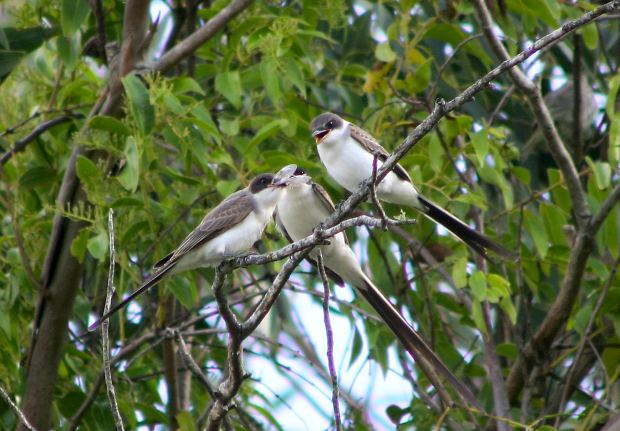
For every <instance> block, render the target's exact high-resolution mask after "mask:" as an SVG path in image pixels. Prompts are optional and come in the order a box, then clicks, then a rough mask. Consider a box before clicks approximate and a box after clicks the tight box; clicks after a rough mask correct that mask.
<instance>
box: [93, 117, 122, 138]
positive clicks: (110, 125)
mask: <svg viewBox="0 0 620 431" xmlns="http://www.w3.org/2000/svg"><path fill="white" fill-rule="evenodd" d="M88 127H90V128H91V129H95V130H103V131H105V132H110V133H116V134H117V135H129V134H130V133H131V132H130V131H129V129H128V128H127V126H125V125H124V124H123V122H122V121H120V120H119V119H117V118H114V117H110V116H107V115H97V116H96V117H93V118H92V119H91V120H90V121H89V122H88Z"/></svg>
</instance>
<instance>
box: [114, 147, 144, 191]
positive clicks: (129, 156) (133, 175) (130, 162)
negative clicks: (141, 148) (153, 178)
mask: <svg viewBox="0 0 620 431" xmlns="http://www.w3.org/2000/svg"><path fill="white" fill-rule="evenodd" d="M124 152H125V161H126V163H125V166H124V167H123V171H122V172H121V174H120V175H119V176H118V177H117V178H118V182H119V183H121V185H122V186H123V187H124V188H125V189H126V190H127V191H130V192H132V193H133V192H134V191H135V190H136V187H138V181H139V179H140V155H139V154H138V145H137V143H136V140H135V139H134V137H133V136H130V137H128V138H127V143H126V144H125V151H124Z"/></svg>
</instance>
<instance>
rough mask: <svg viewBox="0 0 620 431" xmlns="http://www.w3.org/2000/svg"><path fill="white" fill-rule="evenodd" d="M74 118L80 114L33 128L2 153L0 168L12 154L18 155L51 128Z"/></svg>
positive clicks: (58, 118) (59, 118)
mask: <svg viewBox="0 0 620 431" xmlns="http://www.w3.org/2000/svg"><path fill="white" fill-rule="evenodd" d="M76 117H81V114H80V115H63V116H60V117H56V118H52V119H51V120H48V121H45V122H43V123H41V124H39V125H38V126H37V127H35V128H34V130H33V131H32V132H30V134H29V135H28V136H26V137H24V138H22V139H20V140H19V141H17V142H16V143H15V145H14V146H13V148H11V149H10V150H9V151H7V152H6V153H4V154H3V155H2V157H0V166H2V165H4V164H6V162H8V161H9V160H10V159H11V157H13V154H15V153H19V152H20V151H24V149H25V148H26V146H27V145H28V144H29V143H31V142H32V141H34V140H35V139H37V138H38V137H39V136H41V135H42V134H43V133H45V132H46V131H48V130H49V129H51V128H52V127H55V126H57V125H59V124H62V123H66V122H67V121H71V120H72V119H74V118H76Z"/></svg>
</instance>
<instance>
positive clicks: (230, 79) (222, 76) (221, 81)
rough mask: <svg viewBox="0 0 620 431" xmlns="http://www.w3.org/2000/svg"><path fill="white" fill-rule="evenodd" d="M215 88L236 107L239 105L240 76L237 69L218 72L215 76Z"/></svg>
mask: <svg viewBox="0 0 620 431" xmlns="http://www.w3.org/2000/svg"><path fill="white" fill-rule="evenodd" d="M215 90H216V91H217V92H218V93H220V94H221V95H222V96H224V97H225V98H226V100H228V101H229V102H230V103H231V104H232V105H233V106H234V107H235V108H236V109H239V108H240V107H241V78H240V77H239V72H238V71H236V70H235V71H232V72H222V73H218V74H217V75H216V76H215Z"/></svg>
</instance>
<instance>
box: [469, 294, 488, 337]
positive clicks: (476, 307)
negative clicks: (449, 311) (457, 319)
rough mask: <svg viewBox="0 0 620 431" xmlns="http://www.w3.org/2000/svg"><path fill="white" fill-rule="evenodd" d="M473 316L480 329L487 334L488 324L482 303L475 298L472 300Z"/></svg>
mask: <svg viewBox="0 0 620 431" xmlns="http://www.w3.org/2000/svg"><path fill="white" fill-rule="evenodd" d="M471 317H472V319H474V323H475V324H476V327H477V328H478V330H480V332H482V333H483V334H485V335H486V334H487V325H486V324H485V323H484V318H483V317H482V304H480V301H477V300H475V299H474V300H473V301H472V302H471Z"/></svg>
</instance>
